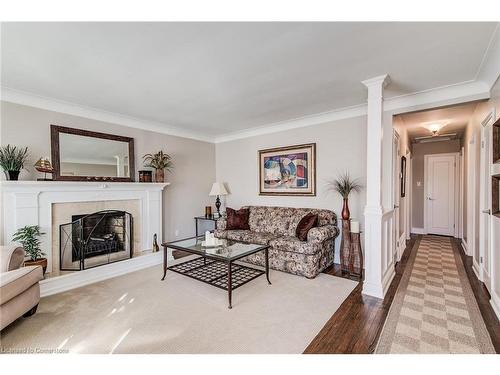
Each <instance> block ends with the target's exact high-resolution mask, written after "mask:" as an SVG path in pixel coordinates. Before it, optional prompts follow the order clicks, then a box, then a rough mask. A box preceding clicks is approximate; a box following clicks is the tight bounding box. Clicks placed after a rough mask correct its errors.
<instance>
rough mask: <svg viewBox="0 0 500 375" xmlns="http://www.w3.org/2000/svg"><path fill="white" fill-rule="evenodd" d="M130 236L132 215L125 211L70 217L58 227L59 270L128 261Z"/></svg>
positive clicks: (76, 269)
mask: <svg viewBox="0 0 500 375" xmlns="http://www.w3.org/2000/svg"><path fill="white" fill-rule="evenodd" d="M132 236H133V220H132V215H131V214H130V213H128V212H126V211H119V210H105V211H99V212H94V213H92V214H85V215H73V216H72V218H71V222H70V223H66V224H62V225H60V226H59V239H60V240H59V246H60V252H59V254H60V263H59V265H60V269H61V270H62V271H80V270H84V269H88V268H93V267H97V266H102V265H104V264H109V263H114V262H118V261H120V260H125V259H130V258H131V257H132V252H133V249H132V247H133V238H132Z"/></svg>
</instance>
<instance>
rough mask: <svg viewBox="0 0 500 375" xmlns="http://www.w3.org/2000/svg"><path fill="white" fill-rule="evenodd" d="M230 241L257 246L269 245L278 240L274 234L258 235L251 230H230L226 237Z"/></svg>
mask: <svg viewBox="0 0 500 375" xmlns="http://www.w3.org/2000/svg"><path fill="white" fill-rule="evenodd" d="M221 238H227V239H228V240H234V241H241V242H248V243H255V244H257V245H267V244H268V243H269V241H271V240H273V239H275V238H276V235H275V234H273V233H264V232H262V233H258V232H252V231H249V230H228V231H226V233H225V237H221Z"/></svg>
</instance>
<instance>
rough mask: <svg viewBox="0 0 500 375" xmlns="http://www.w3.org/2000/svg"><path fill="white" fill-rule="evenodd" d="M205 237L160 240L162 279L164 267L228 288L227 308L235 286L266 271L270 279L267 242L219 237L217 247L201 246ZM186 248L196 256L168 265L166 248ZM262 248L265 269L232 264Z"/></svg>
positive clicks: (165, 272) (183, 249)
mask: <svg viewBox="0 0 500 375" xmlns="http://www.w3.org/2000/svg"><path fill="white" fill-rule="evenodd" d="M203 240H204V236H199V237H193V238H188V239H185V240H181V241H175V242H166V243H163V244H162V246H163V278H162V280H165V276H166V274H167V270H170V271H174V272H177V273H180V274H181V275H184V276H188V277H191V278H193V279H196V280H199V281H202V282H204V283H207V284H210V285H212V286H215V287H217V288H220V289H224V290H227V293H228V299H229V308H230V309H231V308H232V304H231V301H232V292H233V290H234V289H236V288H239V287H240V286H242V285H245V284H246V283H248V282H249V281H252V280H254V279H256V278H257V277H259V276H261V275H263V274H265V275H266V278H267V282H268V283H269V284H271V281H270V280H269V245H257V244H252V243H244V242H238V241H233V240H222V245H221V246H217V247H204V246H202V245H201V242H202V241H203ZM168 248H170V249H175V250H181V251H185V252H187V253H191V254H195V255H199V257H196V258H194V259H189V260H187V261H184V262H182V263H178V264H175V265H173V266H170V267H168V265H167V258H168V256H167V249H168ZM259 251H264V256H265V265H266V266H265V270H261V269H258V268H254V267H250V266H247V265H242V264H241V262H239V263H235V261H237V260H238V259H241V258H244V257H246V256H247V255H250V254H254V253H257V252H259Z"/></svg>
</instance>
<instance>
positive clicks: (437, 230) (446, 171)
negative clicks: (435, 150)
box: [424, 153, 459, 237]
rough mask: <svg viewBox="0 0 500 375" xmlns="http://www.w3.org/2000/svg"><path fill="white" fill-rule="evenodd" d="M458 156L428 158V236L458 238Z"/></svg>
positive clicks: (426, 171)
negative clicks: (436, 235)
mask: <svg viewBox="0 0 500 375" xmlns="http://www.w3.org/2000/svg"><path fill="white" fill-rule="evenodd" d="M458 161H459V154H458V153H448V154H434V155H425V157H424V176H425V178H424V181H425V187H424V200H425V202H424V227H425V231H426V233H429V234H439V235H444V236H453V237H456V236H457V233H456V229H457V225H456V221H457V213H458V199H457V198H458V194H457V193H458V173H457V165H458Z"/></svg>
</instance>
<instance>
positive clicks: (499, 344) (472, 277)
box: [452, 240, 500, 353]
mask: <svg viewBox="0 0 500 375" xmlns="http://www.w3.org/2000/svg"><path fill="white" fill-rule="evenodd" d="M452 242H453V245H454V246H453V249H454V250H455V251H458V252H459V253H460V257H461V258H462V262H463V263H464V266H465V272H466V273H467V277H468V278H469V282H470V285H471V287H472V291H473V292H474V296H475V297H476V301H477V304H478V306H479V310H481V315H482V316H483V319H484V323H485V324H486V328H487V329H488V332H489V333H490V337H491V341H492V342H493V346H494V347H495V350H496V352H497V353H500V323H499V321H498V318H497V316H496V315H495V312H494V311H493V308H492V307H491V304H490V301H489V300H490V294H489V293H488V290H487V289H486V287H485V286H484V284H483V283H482V282H481V281H479V279H478V278H477V276H476V274H475V273H474V271H473V270H472V257H471V256H468V255H466V254H465V251H464V249H463V247H462V244H461V243H460V242H459V241H458V240H455V241H452Z"/></svg>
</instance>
